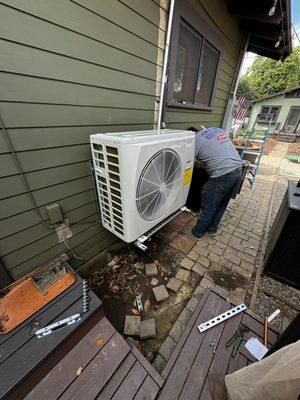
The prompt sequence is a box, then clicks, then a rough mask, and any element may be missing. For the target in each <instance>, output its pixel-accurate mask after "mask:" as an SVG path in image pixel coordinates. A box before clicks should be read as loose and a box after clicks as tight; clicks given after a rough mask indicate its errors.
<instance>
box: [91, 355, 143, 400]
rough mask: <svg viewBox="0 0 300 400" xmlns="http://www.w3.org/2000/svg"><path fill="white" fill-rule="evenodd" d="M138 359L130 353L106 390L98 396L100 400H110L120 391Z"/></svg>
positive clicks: (108, 383)
mask: <svg viewBox="0 0 300 400" xmlns="http://www.w3.org/2000/svg"><path fill="white" fill-rule="evenodd" d="M135 361H136V359H135V357H134V356H133V354H131V353H129V354H128V356H127V357H126V359H125V360H124V361H123V362H122V364H121V365H120V366H119V368H118V369H117V370H116V372H115V373H114V375H113V377H112V378H111V379H110V380H109V381H108V382H107V384H106V385H105V387H104V389H103V390H102V391H101V393H100V394H99V395H98V396H97V399H98V400H110V399H111V398H112V396H113V395H114V394H115V393H116V391H117V390H118V389H119V387H120V385H121V383H122V382H123V380H124V379H125V377H126V376H127V374H128V372H129V371H130V370H131V368H132V366H133V364H134V363H135Z"/></svg>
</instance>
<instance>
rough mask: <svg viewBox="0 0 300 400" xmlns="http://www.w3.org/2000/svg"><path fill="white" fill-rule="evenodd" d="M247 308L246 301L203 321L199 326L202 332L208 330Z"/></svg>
mask: <svg viewBox="0 0 300 400" xmlns="http://www.w3.org/2000/svg"><path fill="white" fill-rule="evenodd" d="M246 309H247V307H246V306H245V304H244V303H242V304H240V305H239V306H236V307H234V308H231V309H230V310H228V311H226V312H224V313H223V314H220V315H218V316H217V317H214V318H212V319H210V320H209V321H206V322H202V324H200V325H199V326H198V329H199V331H200V332H204V331H207V330H208V329H210V328H212V327H213V326H216V325H218V324H220V323H221V322H223V321H226V319H228V318H231V317H233V316H235V315H236V314H239V313H240V312H242V311H244V310H246Z"/></svg>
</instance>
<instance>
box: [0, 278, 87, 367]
mask: <svg viewBox="0 0 300 400" xmlns="http://www.w3.org/2000/svg"><path fill="white" fill-rule="evenodd" d="M76 283H77V284H76ZM69 289H70V290H67V291H66V292H65V293H64V295H63V296H62V295H61V296H58V297H59V300H58V299H57V298H56V299H54V300H53V301H52V302H50V303H49V305H47V306H45V307H43V308H42V309H41V310H39V311H38V312H37V313H35V314H34V315H33V316H32V318H29V319H27V320H26V321H25V323H23V324H21V325H20V327H17V328H15V329H13V330H12V331H11V332H9V333H8V334H5V335H0V340H1V339H2V342H1V343H0V364H1V363H3V362H4V361H5V360H6V359H7V358H8V357H10V356H11V355H12V354H13V353H15V352H17V351H18V350H19V349H20V348H21V347H22V346H24V344H25V343H26V342H28V341H29V340H32V339H33V337H34V336H33V334H32V328H33V325H34V322H35V321H36V322H39V324H40V326H41V327H43V326H47V325H49V324H51V323H52V322H53V321H54V320H57V319H60V318H59V316H60V315H61V314H62V313H63V312H64V311H65V309H66V308H68V307H70V306H71V305H72V304H74V303H75V302H76V301H77V300H78V299H79V298H81V296H82V286H81V284H80V282H78V281H77V282H75V283H74V286H71V287H70V288H69ZM7 335H8V336H7ZM2 336H4V338H2ZM6 336H7V337H6ZM3 339H5V340H3ZM8 339H9V340H8Z"/></svg>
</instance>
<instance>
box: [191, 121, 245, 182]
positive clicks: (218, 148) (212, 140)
mask: <svg viewBox="0 0 300 400" xmlns="http://www.w3.org/2000/svg"><path fill="white" fill-rule="evenodd" d="M195 135H196V136H195V158H197V159H198V160H200V161H202V162H203V166H204V168H205V169H206V171H207V173H208V175H209V176H210V177H211V178H217V177H218V176H222V175H226V174H228V173H229V172H231V171H233V170H234V169H236V168H238V167H240V166H241V165H242V160H241V157H240V156H239V153H238V152H237V150H236V149H235V147H234V146H233V144H232V142H231V140H230V138H229V136H228V134H227V133H226V132H225V131H224V130H223V129H221V128H209V129H205V130H203V131H199V132H197V133H196V134H195Z"/></svg>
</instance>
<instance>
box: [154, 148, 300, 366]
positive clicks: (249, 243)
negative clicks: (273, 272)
mask: <svg viewBox="0 0 300 400" xmlns="http://www.w3.org/2000/svg"><path fill="white" fill-rule="evenodd" d="M286 149H287V144H285V143H277V145H276V148H275V150H273V151H272V152H271V153H270V154H269V155H268V156H263V157H262V160H261V166H260V171H259V173H258V175H257V177H256V181H255V186H254V188H253V189H250V188H249V187H248V186H249V185H248V184H247V183H246V182H245V184H244V188H243V190H242V192H241V194H240V195H239V196H238V197H237V198H236V199H235V200H232V201H231V202H230V205H229V207H228V209H227V211H226V213H225V215H224V217H223V219H222V222H221V225H220V228H219V231H218V235H217V236H215V237H210V236H209V235H205V237H204V238H203V239H202V240H200V241H194V242H193V240H192V239H189V238H186V237H184V236H182V235H181V234H180V231H181V229H182V228H183V226H185V225H186V224H190V225H191V226H192V225H193V224H194V223H195V217H192V216H191V215H190V214H187V213H185V214H182V215H180V216H179V217H178V218H177V219H176V220H175V221H172V222H171V223H170V224H169V226H168V231H167V233H166V241H167V242H168V243H169V244H170V245H171V246H173V247H175V248H177V249H178V250H180V251H183V252H184V253H185V254H186V257H185V258H184V259H183V260H182V263H181V267H183V268H186V269H187V270H189V271H191V272H192V273H196V274H198V275H201V276H203V277H202V279H201V281H200V283H199V285H198V287H197V288H196V290H195V292H194V294H193V297H192V298H191V299H190V300H189V302H188V303H187V305H186V306H185V308H184V309H183V311H182V312H181V314H180V315H179V317H178V320H177V321H176V322H175V324H174V325H173V327H172V329H171V331H170V332H169V335H168V336H167V338H166V339H165V341H164V342H163V344H162V346H161V347H160V350H159V353H158V355H157V357H156V359H155V360H154V364H153V365H154V367H155V368H156V369H157V370H158V371H159V372H160V371H162V370H163V368H164V367H165V365H166V362H167V361H168V359H169V357H170V355H171V354H172V351H173V349H174V348H175V346H176V344H177V342H178V340H179V338H180V336H181V333H182V331H183V330H184V328H185V326H186V325H187V323H188V321H189V319H190V317H191V315H192V312H193V310H194V309H195V307H196V305H197V302H198V300H199V297H201V296H202V294H203V292H204V291H205V289H206V288H217V289H218V290H219V291H221V292H223V293H224V294H225V295H226V297H227V298H228V299H229V300H231V301H233V302H237V303H239V302H242V301H243V300H244V299H245V296H246V293H247V289H249V287H250V279H251V275H252V274H253V273H254V272H255V271H254V269H255V266H256V261H257V258H258V256H259V254H260V249H261V245H262V241H263V238H264V233H265V229H266V223H267V219H268V214H269V210H270V207H271V199H272V195H273V193H276V190H275V192H274V189H276V187H275V183H274V182H275V181H276V180H278V176H280V170H281V168H282V165H283V164H284V165H286V163H285V161H283V160H284V156H285V153H286ZM286 168H289V169H288V170H289V172H290V171H291V168H293V167H290V166H289V167H286ZM299 169H300V168H299ZM299 172H300V170H299ZM283 175H284V174H283ZM281 178H282V179H281V180H280V183H281V194H282V195H283V193H284V191H285V190H286V187H287V179H286V177H283V176H281ZM281 198H282V197H281ZM275 203H276V202H275ZM216 271H223V272H225V273H227V274H228V275H231V276H233V277H234V279H236V277H237V276H239V275H240V276H241V277H243V280H242V281H243V284H241V285H240V286H238V287H236V288H235V289H234V290H233V291H231V292H230V291H228V289H226V287H222V285H221V286H220V282H218V283H219V284H218V285H217V284H216V283H215V281H214V280H213V277H214V272H216Z"/></svg>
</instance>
